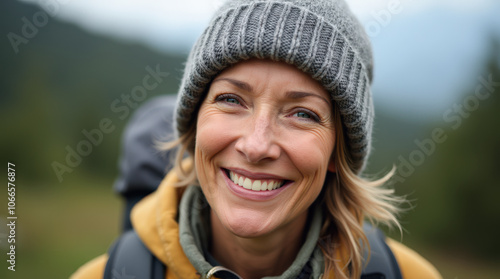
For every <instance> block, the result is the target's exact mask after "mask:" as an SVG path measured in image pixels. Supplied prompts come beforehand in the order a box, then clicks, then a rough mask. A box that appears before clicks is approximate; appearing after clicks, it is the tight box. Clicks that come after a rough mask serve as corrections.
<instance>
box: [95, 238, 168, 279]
mask: <svg viewBox="0 0 500 279" xmlns="http://www.w3.org/2000/svg"><path fill="white" fill-rule="evenodd" d="M103 278H104V279H118V278H145V279H146V278H147V279H163V278H165V265H164V264H163V263H162V262H161V261H160V260H158V258H156V257H155V256H154V255H153V254H152V253H151V252H150V251H149V250H148V248H146V246H144V243H142V241H141V239H140V238H139V236H138V235H137V233H136V232H135V231H134V230H130V231H128V232H126V233H124V234H122V236H121V237H120V238H119V239H118V240H116V241H115V243H114V244H113V245H112V246H111V248H110V249H109V258H108V262H107V263H106V268H105V269H104V277H103Z"/></svg>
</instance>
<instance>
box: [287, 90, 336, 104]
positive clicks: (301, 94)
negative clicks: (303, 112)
mask: <svg viewBox="0 0 500 279" xmlns="http://www.w3.org/2000/svg"><path fill="white" fill-rule="evenodd" d="M286 96H287V97H288V98H290V99H301V98H305V97H316V98H319V99H321V100H323V101H324V102H325V103H326V104H327V105H328V106H330V105H331V103H330V102H329V101H328V100H327V99H326V98H324V97H323V96H320V95H318V94H315V93H310V92H302V91H288V92H286Z"/></svg>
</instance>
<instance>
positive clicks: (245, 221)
mask: <svg viewBox="0 0 500 279" xmlns="http://www.w3.org/2000/svg"><path fill="white" fill-rule="evenodd" d="M238 212H240V214H238ZM259 215H260V216H259ZM261 215H265V214H263V213H256V212H241V211H240V210H233V211H232V212H231V213H229V214H224V215H223V216H220V217H222V218H221V219H220V221H221V223H222V225H223V226H224V227H225V228H226V229H227V230H228V231H229V232H231V233H232V234H234V235H236V236H239V237H244V238H253V237H260V236H264V235H266V234H268V233H270V232H271V231H272V230H273V227H274V226H273V223H275V222H273V220H272V219H271V218H268V217H267V216H266V217H265V218H263V217H264V216H261Z"/></svg>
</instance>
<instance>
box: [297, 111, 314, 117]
mask: <svg viewBox="0 0 500 279" xmlns="http://www.w3.org/2000/svg"><path fill="white" fill-rule="evenodd" d="M295 115H296V116H297V117H299V118H311V115H309V114H308V113H306V112H303V111H300V112H297V113H295Z"/></svg>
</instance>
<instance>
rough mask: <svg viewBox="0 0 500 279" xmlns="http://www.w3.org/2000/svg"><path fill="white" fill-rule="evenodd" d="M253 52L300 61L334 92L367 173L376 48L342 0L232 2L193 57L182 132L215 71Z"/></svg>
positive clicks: (180, 108) (180, 103) (179, 124)
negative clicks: (374, 53) (372, 48)
mask: <svg viewBox="0 0 500 279" xmlns="http://www.w3.org/2000/svg"><path fill="white" fill-rule="evenodd" d="M252 57H256V58H261V59H271V60H275V61H284V62H286V63H289V64H292V65H295V66H296V67H297V68H299V69H300V70H302V71H304V72H305V73H307V74H309V75H311V77H313V78H314V79H316V80H317V81H319V82H320V84H322V85H323V87H324V88H325V89H326V90H327V91H328V92H330V94H331V97H332V100H333V101H334V102H335V103H336V104H337V106H338V108H339V110H340V114H341V117H342V123H343V125H344V131H345V132H346V134H347V139H346V140H347V146H348V151H349V153H350V154H351V159H352V161H353V163H354V166H353V168H354V169H353V171H354V172H356V173H359V172H361V171H362V170H363V168H364V166H365V163H366V159H367V157H368V154H369V152H370V142H371V132H372V125H373V118H374V115H373V103H372V98H371V91H370V84H371V80H372V67H373V63H372V53H371V47H370V42H369V40H368V37H367V36H366V33H365V31H364V29H363V27H362V26H361V25H360V24H359V22H358V21H357V19H356V18H355V17H354V16H353V14H352V13H351V12H350V10H349V8H348V6H347V4H346V3H345V2H344V1H342V0H288V1H287V0H271V1H263V0H234V1H227V2H226V3H225V4H224V5H223V6H222V7H221V8H220V9H219V10H218V11H217V12H216V13H215V16H214V17H213V18H212V21H211V22H210V24H209V26H208V27H207V28H206V29H205V31H204V32H203V34H202V35H201V36H200V38H199V39H198V41H197V42H196V44H195V45H194V46H193V49H192V50H191V53H190V55H189V58H188V60H187V63H186V68H185V72H184V77H183V79H182V83H181V87H180V90H179V97H178V100H177V105H176V115H175V118H176V128H177V132H178V136H182V135H183V134H184V133H186V132H187V131H188V130H189V127H191V126H192V125H194V124H195V121H196V115H197V111H198V109H199V107H200V105H201V102H202V101H203V99H204V97H205V94H206V92H207V91H208V86H209V85H210V82H211V81H212V80H213V79H214V78H215V76H216V75H217V74H219V73H220V72H221V71H222V70H224V69H225V68H227V67H229V66H231V65H233V64H235V63H237V62H239V61H242V60H245V59H249V58H252Z"/></svg>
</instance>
